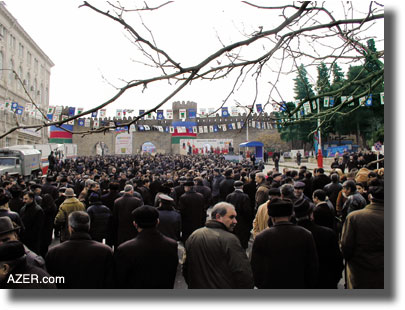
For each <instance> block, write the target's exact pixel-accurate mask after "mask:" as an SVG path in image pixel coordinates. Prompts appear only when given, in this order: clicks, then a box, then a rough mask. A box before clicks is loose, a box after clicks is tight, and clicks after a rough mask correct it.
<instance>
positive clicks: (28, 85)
mask: <svg viewBox="0 0 405 310" xmlns="http://www.w3.org/2000/svg"><path fill="white" fill-rule="evenodd" d="M30 87H31V74H30V73H29V72H27V80H26V83H25V89H27V90H29V89H30Z"/></svg>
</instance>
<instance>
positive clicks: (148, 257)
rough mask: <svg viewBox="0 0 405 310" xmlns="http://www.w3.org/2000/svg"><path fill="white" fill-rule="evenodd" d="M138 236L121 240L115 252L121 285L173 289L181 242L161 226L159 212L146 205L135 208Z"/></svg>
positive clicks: (118, 279)
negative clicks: (161, 230)
mask: <svg viewBox="0 0 405 310" xmlns="http://www.w3.org/2000/svg"><path fill="white" fill-rule="evenodd" d="M132 216H133V221H134V222H133V224H134V225H135V227H136V229H137V230H138V235H137V236H136V238H134V239H131V240H129V241H126V242H125V243H123V244H121V245H120V246H119V247H118V249H117V250H116V252H115V254H114V260H115V270H116V286H117V287H118V288H125V289H128V288H132V289H134V288H137V289H139V288H140V289H172V288H173V287H174V280H175V277H176V271H177V265H178V254H177V242H176V241H175V240H173V239H170V238H168V237H165V236H164V235H162V234H161V233H160V232H159V231H158V230H157V229H156V226H157V225H158V223H159V212H158V211H157V210H156V208H154V207H151V206H146V205H145V206H142V207H139V208H137V209H135V210H134V211H133V212H132Z"/></svg>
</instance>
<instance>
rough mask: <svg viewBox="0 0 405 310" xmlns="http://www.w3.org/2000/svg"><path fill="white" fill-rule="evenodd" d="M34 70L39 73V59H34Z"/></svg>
mask: <svg viewBox="0 0 405 310" xmlns="http://www.w3.org/2000/svg"><path fill="white" fill-rule="evenodd" d="M34 70H35V72H38V59H36V58H35V59H34Z"/></svg>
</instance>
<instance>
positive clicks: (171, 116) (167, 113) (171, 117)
mask: <svg viewBox="0 0 405 310" xmlns="http://www.w3.org/2000/svg"><path fill="white" fill-rule="evenodd" d="M166 118H167V119H173V110H166Z"/></svg>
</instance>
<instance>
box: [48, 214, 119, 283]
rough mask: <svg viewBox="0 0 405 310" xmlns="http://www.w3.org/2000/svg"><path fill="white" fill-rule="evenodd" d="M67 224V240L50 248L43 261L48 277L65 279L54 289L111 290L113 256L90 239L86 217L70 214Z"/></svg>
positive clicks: (103, 246) (109, 249) (100, 244)
mask: <svg viewBox="0 0 405 310" xmlns="http://www.w3.org/2000/svg"><path fill="white" fill-rule="evenodd" d="M68 223H69V226H68V229H69V232H70V234H71V236H70V239H69V240H67V241H65V242H63V243H61V244H59V245H56V246H54V247H53V248H51V249H50V250H49V251H48V254H47V255H46V258H45V261H46V268H47V270H48V272H49V274H51V275H52V276H63V277H64V279H65V281H64V283H59V284H58V288H69V289H70V288H72V289H105V288H112V287H113V282H112V281H113V274H112V271H113V253H112V250H111V248H110V247H109V246H107V245H104V244H102V243H100V242H97V241H94V240H91V237H90V235H89V229H90V218H89V216H88V214H87V213H86V212H84V211H74V212H72V213H71V214H70V215H69V218H68Z"/></svg>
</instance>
